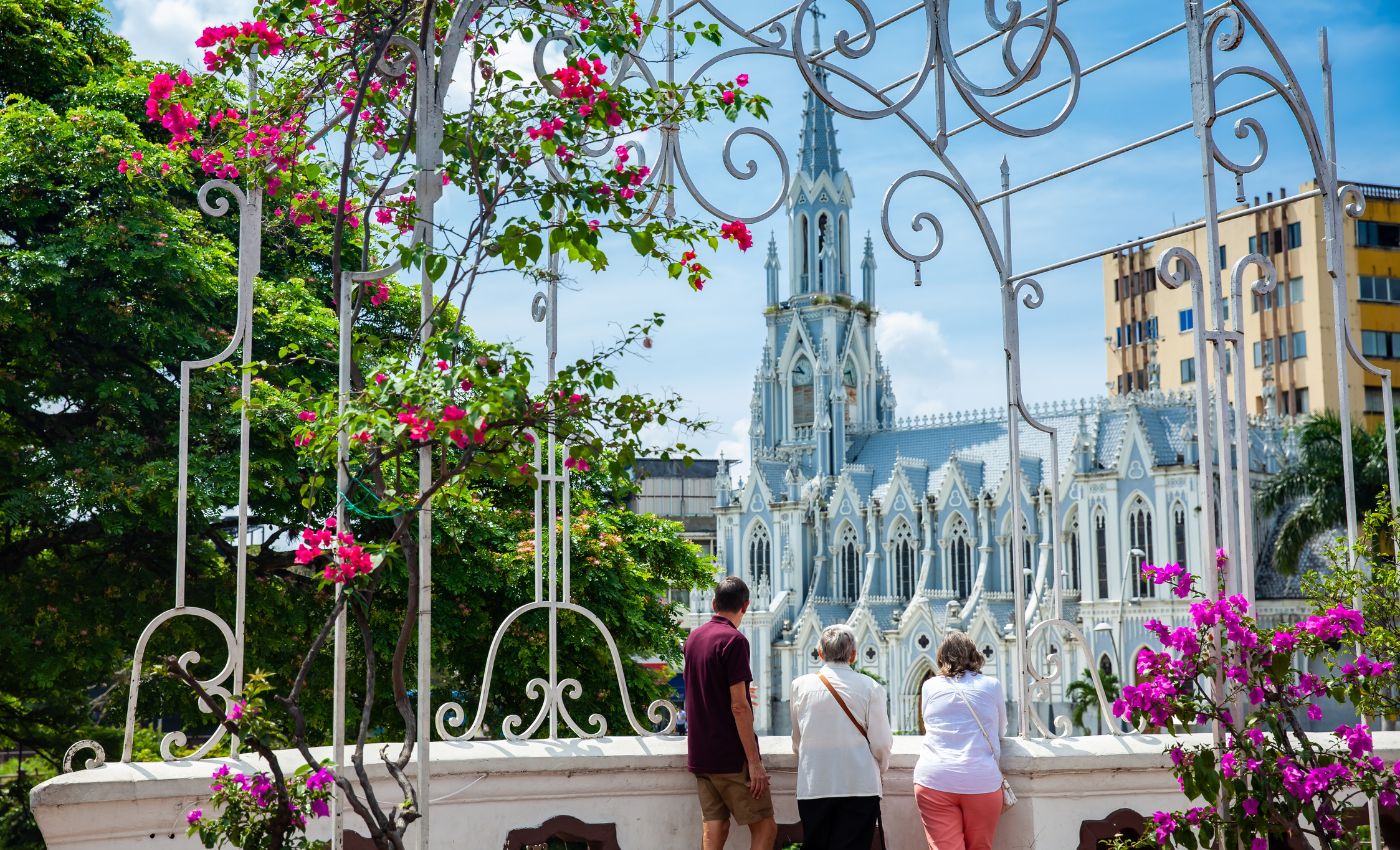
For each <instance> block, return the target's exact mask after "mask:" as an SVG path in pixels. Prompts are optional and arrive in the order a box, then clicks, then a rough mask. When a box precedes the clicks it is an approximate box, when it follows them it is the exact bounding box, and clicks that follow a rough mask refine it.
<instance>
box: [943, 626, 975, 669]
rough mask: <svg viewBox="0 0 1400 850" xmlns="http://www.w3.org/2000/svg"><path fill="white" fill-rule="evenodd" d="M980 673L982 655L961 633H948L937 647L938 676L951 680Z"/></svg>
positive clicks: (969, 639)
mask: <svg viewBox="0 0 1400 850" xmlns="http://www.w3.org/2000/svg"><path fill="white" fill-rule="evenodd" d="M981 672H982V653H981V652H978V651H977V644H975V643H973V642H972V638H970V637H968V636H967V635H965V634H963V633H962V632H950V633H949V634H948V636H947V637H945V638H944V639H943V643H942V644H940V645H939V647H938V675H940V676H947V677H949V678H952V677H954V676H961V675H962V674H964V673H981Z"/></svg>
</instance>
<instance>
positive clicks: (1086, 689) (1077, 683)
mask: <svg viewBox="0 0 1400 850" xmlns="http://www.w3.org/2000/svg"><path fill="white" fill-rule="evenodd" d="M1099 682H1101V683H1102V684H1103V695H1104V696H1105V697H1107V698H1108V702H1109V704H1110V705H1111V704H1112V703H1113V701H1114V700H1116V699H1118V694H1119V689H1118V677H1117V676H1116V675H1114V673H1113V671H1111V670H1104V669H1102V668H1100V670H1099ZM1065 696H1066V697H1068V698H1069V719H1070V722H1072V723H1073V724H1074V728H1076V729H1080V730H1082V731H1083V732H1084V734H1086V735H1088V734H1089V727H1088V726H1087V725H1085V723H1084V716H1085V715H1086V714H1088V712H1089V709H1091V708H1092V709H1094V711H1095V712H1096V713H1097V716H1098V733H1099V734H1100V735H1102V734H1103V716H1102V713H1101V712H1098V708H1099V694H1098V691H1096V690H1094V678H1093V676H1091V675H1090V673H1089V671H1088V670H1085V671H1084V673H1083V675H1082V676H1080V677H1079V678H1078V679H1075V680H1074V681H1073V682H1070V683H1069V684H1068V685H1066V686H1065Z"/></svg>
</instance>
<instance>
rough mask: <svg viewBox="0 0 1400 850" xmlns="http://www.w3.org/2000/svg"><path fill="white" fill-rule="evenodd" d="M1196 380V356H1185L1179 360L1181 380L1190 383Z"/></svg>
mask: <svg viewBox="0 0 1400 850" xmlns="http://www.w3.org/2000/svg"><path fill="white" fill-rule="evenodd" d="M1195 380H1196V358H1194V357H1187V358H1186V359H1185V360H1182V361H1181V382H1182V383H1183V384H1190V383H1193V382H1194V381H1195Z"/></svg>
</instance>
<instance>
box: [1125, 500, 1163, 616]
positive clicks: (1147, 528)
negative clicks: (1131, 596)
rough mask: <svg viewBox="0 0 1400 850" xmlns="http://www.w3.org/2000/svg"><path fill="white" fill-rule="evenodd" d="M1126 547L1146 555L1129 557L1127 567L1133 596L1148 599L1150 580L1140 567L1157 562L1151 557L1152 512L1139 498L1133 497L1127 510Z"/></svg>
mask: <svg viewBox="0 0 1400 850" xmlns="http://www.w3.org/2000/svg"><path fill="white" fill-rule="evenodd" d="M1128 546H1129V548H1130V549H1141V550H1142V551H1143V552H1144V553H1146V554H1145V555H1143V556H1141V557H1139V556H1131V557H1129V558H1128V565H1129V569H1131V570H1132V571H1133V581H1134V584H1133V589H1134V590H1135V591H1136V594H1135V595H1136V596H1137V597H1138V598H1140V599H1146V598H1149V597H1151V596H1152V587H1153V585H1152V579H1150V578H1148V577H1147V576H1145V575H1143V573H1142V565H1143V564H1155V563H1157V561H1156V560H1155V559H1154V558H1153V557H1152V511H1151V509H1149V508H1148V506H1147V501H1146V500H1145V499H1143V498H1142V497H1141V496H1134V497H1133V502H1132V505H1131V507H1129V508H1128Z"/></svg>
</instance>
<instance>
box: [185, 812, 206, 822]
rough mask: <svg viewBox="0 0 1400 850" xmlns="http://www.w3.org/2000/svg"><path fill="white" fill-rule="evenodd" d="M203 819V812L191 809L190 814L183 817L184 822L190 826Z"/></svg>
mask: <svg viewBox="0 0 1400 850" xmlns="http://www.w3.org/2000/svg"><path fill="white" fill-rule="evenodd" d="M203 819H204V812H203V811H201V810H199V809H191V810H190V813H189V814H187V815H185V822H186V823H188V824H189V825H190V826H194V825H195V824H197V823H199V822H200V821H201V820H203Z"/></svg>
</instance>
